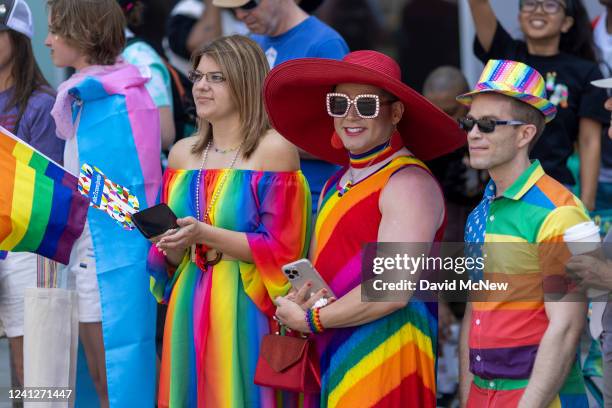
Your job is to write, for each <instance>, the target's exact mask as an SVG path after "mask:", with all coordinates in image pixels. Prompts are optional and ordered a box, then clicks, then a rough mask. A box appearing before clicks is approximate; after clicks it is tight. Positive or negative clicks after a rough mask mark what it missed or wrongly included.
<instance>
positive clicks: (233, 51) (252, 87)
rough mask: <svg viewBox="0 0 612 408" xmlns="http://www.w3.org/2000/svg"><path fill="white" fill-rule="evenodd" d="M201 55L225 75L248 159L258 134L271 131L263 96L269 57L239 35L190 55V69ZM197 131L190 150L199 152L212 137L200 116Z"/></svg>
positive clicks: (254, 43) (256, 143)
mask: <svg viewBox="0 0 612 408" xmlns="http://www.w3.org/2000/svg"><path fill="white" fill-rule="evenodd" d="M204 55H205V56H207V57H210V58H211V59H212V60H213V61H215V63H217V65H219V68H220V69H221V71H222V72H223V75H224V76H225V78H226V81H227V84H228V86H229V89H230V95H231V98H232V100H233V102H234V103H235V105H236V107H237V108H238V115H239V117H240V129H241V132H242V134H243V135H244V137H245V139H244V145H243V149H242V151H243V153H242V155H243V157H245V158H247V159H248V158H249V157H250V156H251V155H252V154H253V152H254V151H255V149H256V148H257V145H258V143H259V140H260V139H261V137H262V136H263V135H264V134H265V133H266V132H267V131H268V130H270V121H269V119H268V114H267V113H266V109H265V107H264V101H263V96H262V89H263V85H264V80H265V78H266V75H267V74H268V71H269V70H270V68H269V66H268V60H267V59H266V56H265V54H264V53H263V51H262V50H261V47H260V46H259V45H258V44H257V43H256V42H255V41H253V40H251V39H250V38H248V37H245V36H242V35H231V36H227V37H220V38H217V39H216V40H213V41H212V42H210V43H209V44H207V45H206V46H204V47H203V48H201V49H200V50H198V51H196V52H195V53H194V54H193V56H192V57H191V61H192V63H193V69H196V68H197V66H198V65H199V64H200V60H201V59H202V56H204ZM202 123H206V125H204V126H207V129H202ZM198 133H200V134H202V135H203V137H202V138H201V139H200V140H199V141H198V142H197V143H196V144H195V145H194V146H193V149H192V153H201V152H202V151H203V150H204V148H205V147H206V146H207V145H208V143H209V142H210V141H211V140H212V136H213V135H212V126H211V125H210V124H209V123H207V122H205V121H203V120H201V119H200V120H199V121H198Z"/></svg>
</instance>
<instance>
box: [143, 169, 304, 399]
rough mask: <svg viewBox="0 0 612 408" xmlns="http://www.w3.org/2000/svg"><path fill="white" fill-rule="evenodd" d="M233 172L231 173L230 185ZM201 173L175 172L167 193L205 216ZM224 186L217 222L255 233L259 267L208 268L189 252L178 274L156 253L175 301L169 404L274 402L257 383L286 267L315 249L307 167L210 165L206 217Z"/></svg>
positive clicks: (168, 330)
mask: <svg viewBox="0 0 612 408" xmlns="http://www.w3.org/2000/svg"><path fill="white" fill-rule="evenodd" d="M224 174H227V178H226V180H225V182H224V183H221V182H220V181H221V180H222V179H223V177H224ZM197 175H198V170H174V169H168V170H167V171H166V173H165V174H164V179H163V187H162V194H161V199H162V201H163V202H166V203H168V205H169V206H170V208H172V210H173V211H174V212H175V213H176V215H177V216H178V217H186V216H193V217H196V213H197V212H196V208H195V205H196V204H195V202H196V200H195V191H196V182H197ZM220 184H221V185H222V189H221V191H220V192H219V196H218V199H217V201H216V202H215V204H214V207H213V208H212V210H211V214H209V215H210V219H211V222H212V224H213V225H215V226H217V227H220V228H226V229H230V230H233V231H240V232H245V233H246V234H247V239H248V242H249V246H250V247H251V250H252V253H253V258H254V263H248V262H241V261H235V260H223V261H221V262H220V263H219V264H217V265H215V266H214V267H209V268H208V269H207V270H206V271H202V270H200V269H199V268H198V267H197V266H196V265H195V263H193V262H191V260H190V257H189V256H188V254H186V256H185V258H184V259H183V261H182V262H181V264H180V265H179V266H178V268H177V269H176V272H174V273H169V272H167V271H166V268H165V266H164V258H163V256H162V255H161V254H160V253H159V252H158V251H157V250H156V248H155V247H153V248H152V249H151V253H150V255H149V271H150V273H151V275H152V277H151V291H152V293H153V294H154V295H155V297H156V298H157V300H158V301H160V302H167V303H168V312H167V317H166V324H165V329H164V345H163V352H162V364H161V374H160V384H159V396H158V403H159V406H160V407H168V406H170V407H211V408H218V407H274V406H275V405H276V397H275V394H274V392H273V391H272V390H271V389H269V388H265V387H259V386H256V385H255V384H254V383H253V377H254V374H255V367H256V364H257V358H258V354H259V346H260V342H261V339H262V337H263V336H264V335H265V334H267V333H268V332H269V318H270V317H271V316H272V315H273V313H274V310H275V309H274V306H273V303H272V301H271V298H274V297H276V296H279V295H284V294H286V292H287V291H288V289H289V284H288V282H287V279H286V278H285V276H284V275H283V273H282V271H281V269H280V267H281V266H282V265H284V264H286V263H289V262H292V261H294V260H296V259H299V258H303V257H304V256H305V255H306V250H307V240H308V238H309V228H310V213H311V207H310V205H311V204H310V191H309V189H308V185H307V183H306V180H305V179H304V176H303V175H302V173H301V172H260V171H251V170H240V169H210V170H204V171H203V172H202V176H201V187H200V191H201V195H202V197H201V199H200V207H201V208H200V214H202V215H203V214H204V212H205V211H206V208H207V206H208V204H207V202H208V201H209V200H211V198H212V197H213V194H214V193H215V191H216V190H217V188H218V187H219V185H220Z"/></svg>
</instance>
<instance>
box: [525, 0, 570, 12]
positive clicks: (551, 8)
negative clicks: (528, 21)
mask: <svg viewBox="0 0 612 408" xmlns="http://www.w3.org/2000/svg"><path fill="white" fill-rule="evenodd" d="M540 5H542V10H544V12H545V13H546V14H557V13H558V12H559V11H561V10H566V9H567V7H566V6H565V5H564V4H563V3H561V2H559V1H557V0H521V1H520V2H519V8H520V10H521V11H524V12H526V13H533V12H534V11H536V10H537V9H538V6H540Z"/></svg>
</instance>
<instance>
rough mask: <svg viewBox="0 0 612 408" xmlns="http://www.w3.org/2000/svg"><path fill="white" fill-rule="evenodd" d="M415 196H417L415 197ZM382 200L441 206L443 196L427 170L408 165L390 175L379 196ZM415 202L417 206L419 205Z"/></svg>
mask: <svg viewBox="0 0 612 408" xmlns="http://www.w3.org/2000/svg"><path fill="white" fill-rule="evenodd" d="M415 198H419V199H416V200H415ZM381 200H382V202H383V205H384V202H385V201H387V202H390V203H401V202H404V203H406V204H407V202H406V201H408V202H410V203H412V204H417V203H418V202H420V203H421V205H424V206H434V208H435V207H438V206H439V207H440V208H443V205H444V196H443V194H442V191H441V189H440V186H439V185H438V183H437V181H436V179H435V178H434V176H433V175H431V174H430V173H429V172H428V171H427V170H425V169H423V168H421V167H418V166H408V167H404V168H403V169H401V170H399V171H397V172H396V173H395V174H393V175H392V176H391V178H390V179H389V181H388V182H387V185H386V186H385V188H384V190H383V194H382V196H381ZM421 205H419V204H417V206H419V207H420V206H421Z"/></svg>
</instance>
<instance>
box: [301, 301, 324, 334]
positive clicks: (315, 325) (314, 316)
mask: <svg viewBox="0 0 612 408" xmlns="http://www.w3.org/2000/svg"><path fill="white" fill-rule="evenodd" d="M320 309H321V308H320V307H315V308H312V309H308V310H307V311H306V314H305V315H304V320H306V324H307V325H308V328H309V329H310V331H311V332H312V333H314V334H321V333H323V332H324V331H325V328H324V327H323V325H322V324H321V318H320V317H319V310H320Z"/></svg>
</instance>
